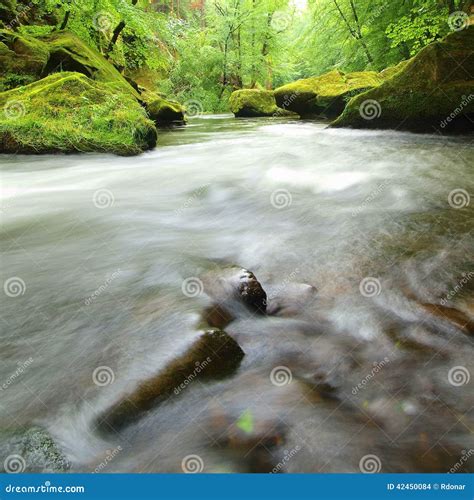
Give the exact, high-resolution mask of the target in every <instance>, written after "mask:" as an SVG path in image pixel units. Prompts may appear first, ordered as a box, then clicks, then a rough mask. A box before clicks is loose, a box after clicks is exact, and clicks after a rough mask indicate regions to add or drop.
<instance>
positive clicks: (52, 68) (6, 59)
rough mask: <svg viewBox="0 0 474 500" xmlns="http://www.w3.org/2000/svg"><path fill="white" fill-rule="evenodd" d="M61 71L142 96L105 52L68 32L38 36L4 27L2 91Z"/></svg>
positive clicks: (1, 33) (0, 64)
mask: <svg viewBox="0 0 474 500" xmlns="http://www.w3.org/2000/svg"><path fill="white" fill-rule="evenodd" d="M60 71H74V72H77V73H83V74H84V75H86V76H88V77H89V78H91V79H93V80H97V81H98V82H106V83H114V84H116V85H117V86H119V87H121V88H122V90H123V91H125V92H131V93H132V94H134V95H135V97H137V98H138V97H139V96H138V93H137V92H136V91H135V90H134V89H133V87H132V86H131V85H130V84H129V83H128V82H127V80H126V79H125V78H124V77H123V76H122V75H121V74H120V73H119V72H118V71H117V69H116V68H114V66H112V64H110V62H109V61H107V60H106V59H105V58H104V57H103V56H102V54H100V53H99V52H98V51H96V50H95V49H92V48H91V47H89V46H88V45H86V44H85V43H84V42H83V41H82V40H81V39H80V38H78V37H77V36H76V35H74V34H72V33H70V32H68V31H60V32H57V33H54V34H52V35H50V36H48V37H44V38H42V39H37V38H34V37H31V36H26V35H20V34H18V33H13V32H10V31H6V30H0V80H1V83H2V87H3V88H2V90H8V89H11V88H14V87H17V86H18V85H25V84H28V83H32V82H33V81H36V80H39V79H41V78H44V77H45V76H48V75H50V74H52V73H57V72H60Z"/></svg>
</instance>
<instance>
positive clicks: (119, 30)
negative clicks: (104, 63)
mask: <svg viewBox="0 0 474 500" xmlns="http://www.w3.org/2000/svg"><path fill="white" fill-rule="evenodd" d="M124 28H125V21H120V22H119V23H118V24H117V26H116V27H115V29H114V34H113V35H112V38H111V39H110V42H109V46H108V47H107V50H106V52H105V53H106V54H109V53H110V52H112V50H113V48H114V45H115V44H116V43H117V39H118V37H119V36H120V33H122V31H123V29H124Z"/></svg>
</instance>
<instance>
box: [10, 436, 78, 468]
mask: <svg viewBox="0 0 474 500" xmlns="http://www.w3.org/2000/svg"><path fill="white" fill-rule="evenodd" d="M69 468H70V463H69V461H68V460H67V458H66V457H65V456H64V454H63V453H62V451H61V450H60V449H59V447H58V446H57V444H56V443H55V442H54V440H53V439H52V437H51V436H50V434H49V433H48V432H47V431H46V430H44V429H42V428H40V427H31V428H27V429H25V430H23V429H19V430H15V431H13V432H4V431H0V472H7V473H19V472H30V473H42V472H66V471H67V470H69Z"/></svg>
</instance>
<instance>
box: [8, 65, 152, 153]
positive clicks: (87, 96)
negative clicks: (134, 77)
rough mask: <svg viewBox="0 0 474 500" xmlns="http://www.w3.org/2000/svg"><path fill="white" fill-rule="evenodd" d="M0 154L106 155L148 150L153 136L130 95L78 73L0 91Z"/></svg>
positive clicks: (114, 86) (116, 87)
mask: <svg viewBox="0 0 474 500" xmlns="http://www.w3.org/2000/svg"><path fill="white" fill-rule="evenodd" d="M0 107H1V108H2V109H3V110H4V113H3V114H2V115H1V116H0V152H2V153H55V152H61V153H70V152H89V151H99V152H112V153H116V154H120V155H132V154H138V153H141V152H143V151H145V150H147V149H151V148H152V147H154V146H155V144H156V139H157V134H156V129H155V127H154V124H153V122H151V121H150V120H149V119H148V118H147V116H146V113H145V110H144V109H143V108H142V107H141V106H140V104H139V103H138V101H137V100H136V99H135V98H134V96H133V95H132V94H131V93H130V92H122V88H121V86H116V85H114V84H106V83H100V82H97V81H94V80H91V79H89V78H87V77H86V76H84V75H83V74H80V73H71V72H63V73H55V74H53V75H50V76H48V77H46V78H44V79H42V80H39V81H37V82H34V83H31V84H29V85H26V86H24V87H19V88H17V89H13V90H9V91H6V92H2V93H0Z"/></svg>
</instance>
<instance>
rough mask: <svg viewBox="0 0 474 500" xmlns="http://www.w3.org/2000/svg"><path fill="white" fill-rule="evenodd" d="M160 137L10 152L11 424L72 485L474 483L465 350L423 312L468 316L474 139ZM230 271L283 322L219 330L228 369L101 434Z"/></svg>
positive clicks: (342, 134)
mask: <svg viewBox="0 0 474 500" xmlns="http://www.w3.org/2000/svg"><path fill="white" fill-rule="evenodd" d="M159 142H160V145H159V147H158V148H157V149H155V150H154V151H151V152H148V153H146V154H143V155H142V156H139V157H134V158H121V157H116V156H109V155H74V156H37V157H33V156H28V157H25V156H18V157H13V156H3V157H1V158H0V165H1V167H2V174H1V177H2V207H1V208H2V212H1V213H2V217H1V218H2V233H1V240H2V248H3V258H2V266H1V271H2V283H3V284H4V290H3V292H5V293H3V298H2V312H1V327H2V337H1V339H2V341H1V354H0V356H1V364H0V382H1V383H2V384H3V385H2V388H1V390H0V422H1V423H0V425H1V429H7V428H8V429H14V428H20V427H22V426H28V425H32V424H40V425H42V426H45V427H46V428H47V429H48V430H49V431H50V432H51V434H52V435H53V436H54V438H55V439H56V440H57V442H58V443H60V445H61V447H62V448H63V449H64V450H65V452H66V454H67V456H68V458H69V459H70V461H71V463H72V470H73V471H93V470H102V471H106V472H117V471H125V472H126V471H130V472H178V471H181V470H182V469H183V468H184V469H187V468H191V469H192V468H193V467H194V468H197V469H198V470H201V469H202V470H204V472H232V471H238V472H251V471H271V470H275V471H279V472H284V471H289V472H317V471H320V472H327V471H329V472H346V471H347V472H351V471H352V472H355V471H359V470H360V469H365V468H370V467H375V469H377V470H378V469H380V470H382V471H384V472H404V471H443V472H444V471H447V470H449V469H450V468H452V467H455V466H456V465H455V464H456V463H459V462H460V461H462V467H461V468H460V469H459V470H461V469H462V470H465V469H466V468H467V469H469V470H472V462H473V460H474V459H473V458H470V455H469V453H470V452H471V451H472V448H474V442H473V437H472V436H473V434H472V429H473V424H474V414H473V410H472V409H473V403H474V396H473V391H472V384H473V379H474V364H473V359H474V356H473V353H474V349H473V337H472V336H470V335H469V334H468V333H466V328H464V325H465V321H464V322H462V321H458V324H457V326H456V325H455V324H454V323H453V322H452V321H448V320H447V319H446V318H443V317H440V316H439V314H437V313H436V312H437V310H430V309H427V307H426V306H423V304H425V305H426V304H437V305H441V304H443V305H448V306H450V307H456V308H457V309H458V310H460V311H464V314H467V315H471V318H472V314H473V307H472V306H473V302H472V296H473V290H474V286H473V284H474V280H473V279H471V278H473V277H474V274H473V271H474V269H473V267H472V264H473V262H472V256H473V249H474V248H473V247H474V240H473V227H472V220H473V205H474V203H473V202H472V201H471V200H470V198H469V193H471V194H472V193H474V177H473V175H472V167H473V164H472V159H473V152H474V147H473V142H472V137H471V138H447V137H440V136H435V135H433V136H430V135H414V134H405V133H398V132H387V131H384V132H377V131H370V132H368V131H367V132H366V131H352V130H343V129H337V130H329V129H325V126H324V125H323V124H319V123H314V122H303V121H291V120H266V119H255V120H246V121H245V120H235V119H232V118H231V117H230V116H206V117H201V118H195V119H193V120H191V122H190V124H189V125H188V126H187V127H186V128H183V129H177V130H173V131H166V132H162V133H161V135H160V141H159ZM228 264H235V265H239V266H242V267H245V268H247V269H250V270H251V271H253V272H254V273H255V275H256V276H257V278H258V279H259V281H260V282H261V283H262V285H263V287H264V288H265V290H266V291H267V294H268V297H269V311H270V312H271V311H274V312H275V314H271V315H268V316H261V317H255V316H252V315H251V314H249V315H248V316H242V317H239V318H237V319H236V321H233V322H232V323H231V324H230V325H229V326H228V327H227V328H226V331H227V332H228V333H229V334H230V335H231V336H232V337H233V338H234V339H236V340H237V341H238V343H239V344H240V345H241V347H242V349H243V350H244V351H245V353H246V355H245V357H244V358H243V360H242V362H241V364H240V366H239V368H238V370H237V371H236V372H235V373H234V374H233V375H232V376H230V377H227V378H224V379H221V380H214V381H212V380H209V381H201V380H199V379H196V380H192V381H191V382H190V383H189V385H187V386H186V388H185V389H184V390H182V391H180V393H179V394H177V395H175V396H173V397H171V398H170V399H168V400H167V401H165V402H163V403H161V404H160V405H158V406H157V407H155V408H153V409H152V410H151V411H149V412H148V413H147V414H145V415H143V416H142V418H141V419H139V420H138V421H136V422H135V423H134V424H133V425H131V426H129V427H126V428H124V429H123V430H121V431H120V432H116V433H114V432H112V433H110V434H109V435H107V436H103V435H101V434H100V433H98V432H97V430H96V428H95V423H96V422H97V419H98V418H99V419H100V415H101V413H102V412H103V411H104V410H105V409H107V408H108V407H109V406H110V405H112V404H114V403H116V402H117V401H120V400H121V398H123V397H124V395H126V394H127V393H130V392H131V391H133V389H134V388H135V387H136V386H137V384H139V383H140V382H141V381H143V380H146V379H147V378H149V377H151V376H153V375H154V374H156V373H157V372H159V371H160V369H161V368H162V367H163V366H165V365H166V363H168V362H169V360H172V359H173V358H175V357H176V356H178V355H179V354H180V353H182V352H183V351H185V350H186V347H187V346H188V345H189V343H190V342H191V341H192V338H193V336H195V335H196V329H197V326H196V325H197V324H198V323H199V322H200V316H201V313H202V311H203V309H204V308H205V307H206V306H208V305H209V304H210V302H211V299H210V298H209V297H208V295H207V294H206V293H200V292H201V290H200V283H201V281H200V280H201V279H202V276H205V275H206V273H208V274H209V273H213V275H215V279H216V280H217V281H218V280H219V269H220V268H221V267H222V266H225V265H228ZM188 278H193V279H194V280H191V281H192V282H193V284H194V285H195V286H194V288H192V289H188V288H187V285H188V284H189V280H188V281H185V280H187V279H188ZM307 285H311V286H312V287H314V288H315V289H316V290H314V289H312V288H310V287H309V286H307ZM463 317H464V316H463ZM460 322H461V323H462V324H460ZM468 326H469V325H468ZM471 326H472V325H471ZM463 330H464V331H463ZM1 429H0V430H1ZM468 450H469V451H468ZM463 453H464V455H463ZM468 455H469V456H468ZM466 456H468V458H467V459H466V460H465V461H463V460H464V458H466ZM190 457H191V458H190ZM0 458H2V461H3V457H0Z"/></svg>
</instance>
